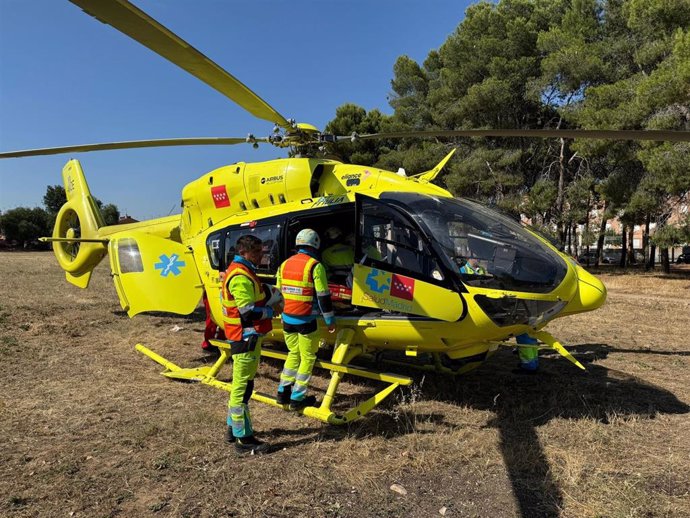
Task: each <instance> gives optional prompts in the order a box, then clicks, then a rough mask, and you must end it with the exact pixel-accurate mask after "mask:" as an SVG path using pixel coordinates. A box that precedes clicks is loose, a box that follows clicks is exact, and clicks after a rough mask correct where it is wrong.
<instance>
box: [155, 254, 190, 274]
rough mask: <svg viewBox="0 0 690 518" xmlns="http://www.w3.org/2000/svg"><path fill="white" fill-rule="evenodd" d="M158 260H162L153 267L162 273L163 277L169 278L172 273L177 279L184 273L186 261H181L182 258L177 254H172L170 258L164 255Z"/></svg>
mask: <svg viewBox="0 0 690 518" xmlns="http://www.w3.org/2000/svg"><path fill="white" fill-rule="evenodd" d="M158 259H160V263H156V264H154V265H153V266H154V268H156V270H160V271H161V277H167V276H168V275H169V274H171V273H172V274H173V275H174V276H176V277H177V276H178V275H180V274H181V273H182V268H183V267H184V266H185V264H186V263H185V262H184V261H180V256H179V255H177V254H172V255H171V256H170V257H168V256H167V255H166V254H163V255H161V256H160V257H158Z"/></svg>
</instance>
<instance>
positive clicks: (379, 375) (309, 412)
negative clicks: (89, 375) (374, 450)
mask: <svg viewBox="0 0 690 518" xmlns="http://www.w3.org/2000/svg"><path fill="white" fill-rule="evenodd" d="M353 336H354V331H353V330H352V329H342V330H340V331H339V333H338V336H337V338H336V345H335V348H334V350H333V356H332V358H331V361H330V362H325V361H321V360H317V361H316V363H315V368H320V369H325V370H328V371H330V372H331V380H330V383H329V384H328V388H327V389H326V394H325V395H324V397H323V400H322V401H321V405H320V406H318V407H306V408H303V409H301V410H299V411H298V412H299V413H301V414H303V415H306V416H307V417H311V418H314V419H318V420H320V421H323V422H325V423H329V424H335V425H342V424H345V423H349V422H351V421H354V420H355V419H358V418H360V417H363V416H365V415H366V414H368V413H369V412H371V411H372V410H373V409H374V408H376V407H377V406H378V405H379V404H381V403H382V402H383V401H384V400H385V399H386V398H387V397H388V396H389V395H390V394H391V393H392V392H393V391H394V390H395V389H396V388H398V387H399V386H406V385H409V384H410V383H412V379H411V378H409V377H407V376H399V375H397V374H391V373H385V372H377V371H373V370H369V369H365V368H362V367H353V366H351V365H350V362H351V361H352V360H353V359H354V358H355V357H357V356H359V355H360V354H362V353H363V352H364V348H363V347H362V346H361V345H354V344H352V343H351V341H352V338H353ZM211 344H212V345H215V346H216V347H218V349H219V350H220V356H219V357H218V359H217V360H216V362H215V363H214V364H213V365H211V366H206V367H196V368H183V367H179V366H178V365H176V364H174V363H173V362H171V361H168V360H166V359H165V358H163V357H162V356H160V355H159V354H156V353H155V352H153V351H152V350H150V349H149V348H147V347H146V346H144V345H143V344H137V345H136V350H137V351H139V352H140V353H142V354H144V355H146V356H148V357H149V358H151V359H152V360H153V361H155V362H156V363H159V364H160V365H162V366H163V367H165V369H166V370H165V371H163V372H162V373H161V374H163V376H165V377H167V378H172V379H177V380H184V381H197V382H200V383H203V384H204V385H210V386H211V387H215V388H217V389H220V390H224V391H226V392H230V391H231V383H228V382H225V381H220V380H219V379H218V378H217V376H218V373H219V372H220V370H221V368H222V367H223V366H224V365H225V363H226V362H227V361H228V359H229V357H230V346H229V344H227V343H226V342H221V341H217V340H211ZM261 355H262V356H265V357H267V358H275V359H279V360H285V359H286V358H287V353H283V352H279V351H272V350H268V349H263V350H262V351H261ZM346 374H347V375H350V376H356V377H360V378H366V379H371V380H375V381H381V382H383V383H386V384H387V385H386V387H385V388H383V389H382V390H380V391H379V392H377V393H376V394H374V395H373V396H371V397H370V398H369V399H367V400H366V401H363V402H362V403H360V404H359V405H357V406H354V407H352V408H351V409H349V410H347V411H345V412H344V413H342V414H336V413H335V412H334V411H333V410H331V405H332V404H333V400H334V399H335V397H336V395H337V392H338V386H339V385H340V382H341V381H342V379H343V377H344V376H345V375H346ZM252 399H254V400H256V401H259V402H261V403H265V404H268V405H272V406H276V407H279V408H282V409H283V410H287V405H281V404H279V403H278V402H277V401H276V399H275V398H274V397H272V396H270V395H267V394H263V393H261V392H256V391H255V392H254V393H253V394H252Z"/></svg>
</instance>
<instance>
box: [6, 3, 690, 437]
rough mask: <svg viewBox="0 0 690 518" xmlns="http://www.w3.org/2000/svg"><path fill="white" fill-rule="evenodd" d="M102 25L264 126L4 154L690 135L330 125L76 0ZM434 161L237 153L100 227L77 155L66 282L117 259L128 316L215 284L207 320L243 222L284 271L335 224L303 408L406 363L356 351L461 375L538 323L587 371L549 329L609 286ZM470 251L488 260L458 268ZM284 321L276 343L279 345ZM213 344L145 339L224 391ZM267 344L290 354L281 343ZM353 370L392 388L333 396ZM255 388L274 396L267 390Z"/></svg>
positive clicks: (174, 305) (314, 413)
mask: <svg viewBox="0 0 690 518" xmlns="http://www.w3.org/2000/svg"><path fill="white" fill-rule="evenodd" d="M72 2H73V3H74V4H76V5H78V6H79V7H81V8H82V9H83V10H84V11H86V12H87V13H88V14H90V15H92V16H94V17H95V18H97V19H98V20H99V21H101V22H104V23H107V24H109V25H111V26H113V27H114V28H116V29H118V30H119V31H121V32H123V33H124V34H126V35H128V36H129V37H131V38H133V39H134V40H136V41H138V42H140V43H141V44H143V45H145V46H146V47H148V48H150V49H151V50H153V51H154V52H156V53H157V54H159V55H161V56H163V57H164V58H166V59H168V60H169V61H171V62H172V63H174V64H176V65H178V66H180V67H181V68H183V69H184V70H186V71H188V72H189V73H190V74H192V75H193V76H195V77H197V78H198V79H200V80H201V81H203V82H205V83H206V84H208V85H209V86H211V87H212V88H214V89H216V90H218V91H219V92H221V93H222V94H224V95H225V96H226V97H228V98H230V99H231V100H232V101H234V102H235V103H237V104H239V105H240V106H242V107H243V108H245V109H246V110H247V111H249V112H250V113H251V114H253V115H254V116H256V117H258V118H260V119H263V120H266V121H268V122H270V123H273V124H275V125H276V129H275V130H274V132H273V133H272V134H271V135H270V136H268V137H261V138H259V137H254V136H252V135H249V136H248V137H239V138H203V139H199V138H197V139H194V138H190V139H167V140H146V141H131V142H115V143H104V144H89V145H83V146H69V147H59V148H48V149H34V150H26V151H14V152H5V153H0V158H12V157H22V156H33V155H45V154H57V153H68V152H86V151H97V150H106V149H126V148H138V147H156V146H171V145H199V144H208V145H232V144H240V143H249V144H251V145H254V146H257V145H259V144H271V145H275V146H278V147H281V148H293V149H297V150H300V149H303V148H305V147H306V146H314V145H321V144H325V143H331V142H339V141H345V140H350V139H353V140H354V139H362V140H366V139H377V138H386V139H390V138H408V137H429V136H435V137H459V136H532V137H554V136H556V137H563V138H574V137H585V138H605V139H647V140H683V141H688V140H690V133H689V132H668V131H574V130H573V131H570V130H448V131H434V132H426V131H423V132H406V133H392V134H390V133H387V134H383V133H379V134H369V135H348V136H337V135H327V134H324V133H321V132H320V131H319V130H318V129H317V128H316V127H314V126H312V125H310V124H305V123H296V122H294V121H293V120H290V119H286V118H285V117H283V116H282V115H280V114H279V113H278V112H277V111H276V110H275V109H273V108H272V107H271V106H270V105H268V104H267V103H266V102H265V101H263V100H262V99H261V98H260V97H258V96H257V95H256V94H255V93H254V92H252V91H251V90H249V89H248V88H247V87H246V86H245V85H243V84H242V83H241V82H239V81H238V80H237V79H236V78H234V77H233V76H232V75H230V74H229V73H228V72H226V71H225V70H223V69H222V68H221V67H220V66H218V65H217V64H216V63H214V62H213V61H211V60H210V59H208V58H207V57H206V56H205V55H203V54H202V53H200V52H199V51H198V50H196V49H195V48H194V47H192V46H191V45H189V44H188V43H186V42H185V41H183V40H182V39H181V38H179V37H178V36H176V35H175V34H173V33H172V32H170V31H169V30H168V29H166V28H165V27H163V26H162V25H161V24H159V23H158V22H156V21H155V20H154V19H152V18H151V17H150V16H148V15H147V14H146V13H144V12H143V11H141V10H140V9H138V8H137V7H136V6H134V5H132V4H130V3H128V2H126V1H124V0H107V1H106V0H72ZM453 152H454V150H453V151H451V152H450V153H449V154H448V155H447V156H446V157H445V158H443V160H441V162H439V164H438V165H436V167H434V168H433V169H431V170H429V171H426V172H423V173H420V174H417V175H414V176H407V175H406V174H405V173H404V172H402V171H400V172H397V173H396V172H391V171H385V170H381V169H377V168H373V167H368V166H362V165H354V164H345V163H342V162H339V161H337V160H332V159H326V158H286V159H279V160H272V161H267V162H261V163H244V162H239V163H235V164H231V165H227V166H224V167H220V168H218V169H216V170H214V171H211V172H209V173H207V174H205V175H203V176H201V177H200V178H198V179H196V180H194V181H192V182H190V183H189V184H187V185H186V186H185V187H184V188H183V190H182V213H181V214H179V215H174V216H169V217H165V218H160V219H154V220H150V221H144V222H140V223H133V224H126V225H117V226H105V225H104V222H103V219H102V217H101V215H100V213H99V210H98V208H97V206H96V203H95V201H94V198H93V196H92V195H91V193H90V191H89V187H88V185H87V182H86V179H85V176H84V173H83V171H82V168H81V165H80V163H79V161H77V160H70V161H69V162H68V163H67V164H66V165H65V167H64V169H63V172H62V176H63V182H64V186H65V191H66V195H67V202H66V203H65V205H64V206H63V207H62V208H61V209H60V211H59V213H58V215H57V219H56V222H55V228H54V231H53V236H52V237H51V238H46V240H47V241H51V242H52V243H53V250H54V253H55V257H56V259H57V261H58V263H59V265H60V266H61V267H62V268H63V269H64V270H65V275H66V279H67V281H68V282H70V283H72V284H74V285H75V286H78V287H80V288H86V287H87V286H88V284H89V280H90V278H91V274H92V271H93V269H94V268H95V266H96V265H97V264H98V263H99V262H100V261H101V260H102V259H103V258H104V257H105V256H106V255H108V256H109V259H110V267H111V272H112V276H113V282H114V284H115V288H116V291H117V294H118V297H119V300H120V303H121V305H122V307H123V309H124V310H126V311H127V313H128V314H129V316H130V317H133V316H134V315H137V314H139V313H143V312H148V311H164V312H170V313H176V314H183V315H185V314H190V313H192V312H193V311H194V310H195V309H196V308H197V306H198V305H199V302H200V299H201V298H202V295H203V294H204V292H205V293H206V294H207V297H208V302H209V307H210V312H211V314H212V317H213V319H214V320H215V321H216V322H218V323H222V310H221V302H220V298H219V293H220V286H221V272H224V271H225V269H226V268H227V266H228V264H229V262H230V261H231V260H232V257H233V255H234V243H235V242H236V241H237V238H238V237H240V236H242V235H245V234H253V235H255V236H257V237H258V238H260V239H261V240H262V242H263V245H264V259H263V261H262V264H261V265H260V266H259V269H258V273H259V275H260V276H261V277H263V279H264V280H265V282H266V283H268V284H271V283H274V282H275V275H276V271H277V268H278V266H279V265H280V264H281V262H282V261H283V260H284V259H286V258H287V257H288V256H289V255H290V254H291V253H292V245H293V243H294V238H295V236H296V234H297V233H298V232H299V230H301V229H303V228H307V227H308V228H313V229H315V230H316V231H317V232H320V233H321V232H323V231H324V230H325V229H327V228H329V227H331V226H334V225H337V226H339V227H340V228H341V229H342V230H343V232H344V233H345V234H348V233H351V234H353V235H354V236H355V240H354V250H355V260H354V263H353V265H352V274H351V275H352V282H351V286H338V287H336V289H337V290H339V292H338V293H339V294H341V295H342V297H343V300H342V302H341V304H340V305H339V312H338V313H339V314H338V330H337V333H336V334H334V335H329V334H327V333H324V348H332V354H331V359H330V361H318V362H317V367H321V368H323V369H326V370H328V371H330V373H331V380H330V384H329V386H328V389H327V391H326V395H325V397H324V398H323V400H322V403H321V404H320V406H319V407H308V408H305V409H303V410H301V411H302V412H303V413H304V414H305V415H307V416H310V417H313V418H317V419H320V420H322V421H325V422H328V423H332V424H343V423H347V422H350V421H352V420H354V419H356V418H358V417H360V416H363V415H365V414H367V413H368V412H369V411H371V410H372V409H373V408H374V407H376V406H377V405H378V404H380V403H381V402H382V401H383V400H384V399H385V398H386V397H387V396H388V395H390V394H391V393H392V392H393V391H394V390H395V389H396V388H397V387H399V386H401V385H408V384H410V383H411V379H410V378H409V377H407V376H402V375H397V374H391V373H383V372H377V371H374V370H370V369H366V368H363V367H360V366H356V365H353V364H352V361H353V360H354V359H355V358H357V357H358V356H360V355H364V354H376V353H378V352H382V351H391V350H392V351H402V352H404V354H405V355H406V356H408V357H411V358H415V359H416V360H418V361H417V363H424V362H425V365H423V367H425V368H428V369H434V370H437V371H442V372H447V373H453V374H459V373H465V372H467V371H469V370H471V369H473V368H476V367H477V366H479V365H480V364H481V363H482V362H484V361H485V360H486V359H487V358H488V357H490V356H491V355H492V354H493V353H494V352H495V351H496V350H497V349H498V347H499V346H501V345H509V346H511V347H514V346H515V344H514V343H510V342H508V341H509V340H510V339H511V338H513V337H515V336H518V335H521V334H525V333H527V334H529V335H530V336H531V337H533V338H535V339H537V340H539V341H540V342H541V343H542V344H543V345H542V347H548V348H552V349H554V350H556V351H558V352H559V353H560V354H562V355H563V356H565V357H566V358H568V359H569V360H570V361H572V362H573V363H574V364H576V365H577V366H578V367H580V368H584V367H582V365H581V364H580V363H579V362H578V361H577V360H576V359H575V358H573V357H572V356H571V355H570V353H568V351H567V350H566V349H565V348H564V347H563V346H562V345H561V344H560V343H559V342H558V340H556V338H554V337H553V336H552V335H551V334H549V333H548V332H547V331H546V330H545V327H546V326H547V324H548V323H549V322H550V321H551V320H553V319H554V318H558V317H564V316H568V315H573V314H576V313H581V312H584V311H591V310H594V309H597V308H599V307H600V306H601V305H602V304H603V303H604V301H605V299H606V288H605V287H604V285H603V284H602V282H601V281H599V280H598V279H597V278H595V277H594V276H592V275H591V274H589V273H588V272H587V271H585V270H584V269H583V268H581V267H580V266H579V265H578V264H577V262H576V261H574V260H573V259H572V258H570V257H569V256H567V255H566V254H563V253H561V252H559V251H558V249H557V248H555V247H554V246H553V245H552V244H551V243H550V242H549V241H547V240H546V239H544V238H542V237H541V236H539V235H537V234H535V233H534V232H532V231H530V230H529V229H527V228H525V227H523V226H521V225H520V224H518V223H516V222H514V221H512V220H511V219H509V218H507V217H505V216H503V215H501V214H499V213H498V212H496V211H494V210H491V209H489V208H487V207H485V206H483V205H480V204H478V203H475V202H471V201H467V200H461V199H456V198H454V197H453V196H452V195H451V193H450V192H448V191H447V190H445V189H443V188H441V187H439V186H437V185H434V184H433V183H432V181H433V180H434V179H435V178H436V176H437V175H438V174H439V173H440V171H441V170H442V168H443V167H444V165H445V164H446V163H447V162H448V160H450V159H451V157H452V155H453ZM470 260H472V261H473V264H478V265H480V266H481V270H479V271H480V272H481V273H473V274H469V273H462V271H461V268H462V267H463V266H464V265H465V264H466V263H467V262H468V261H470ZM281 339H282V330H281V325H280V320H279V319H276V320H275V321H274V330H273V332H272V333H271V335H269V336H268V337H267V340H268V341H271V340H272V341H275V342H280V341H281ZM212 343H213V344H214V345H216V346H218V347H219V348H220V356H219V358H218V359H217V361H216V362H215V363H214V364H213V365H211V366H204V367H198V368H182V367H180V366H178V365H175V364H173V363H172V362H170V361H168V360H166V359H165V358H163V357H161V356H159V355H158V354H156V353H155V352H153V351H151V350H150V349H148V348H146V347H145V346H144V345H142V344H138V345H137V350H139V351H140V352H142V353H143V354H145V355H147V356H148V357H150V358H152V359H153V360H155V361H156V362H158V363H160V364H161V365H163V366H164V367H165V369H166V370H165V372H164V373H163V374H164V375H165V376H167V377H169V378H174V379H183V380H195V381H200V382H202V383H204V384H207V385H211V386H214V387H216V388H220V389H222V390H227V391H229V390H230V384H229V383H226V382H223V381H221V380H220V379H218V374H219V371H220V369H221V368H222V367H223V365H224V364H225V363H226V361H227V359H228V355H229V349H228V345H227V344H225V343H224V342H222V341H214V342H212ZM262 354H263V355H264V356H267V357H272V358H279V359H280V358H283V359H284V358H285V354H284V353H283V352H281V351H279V350H272V349H269V348H266V349H264V351H262ZM344 375H350V376H356V377H363V378H367V379H372V380H377V381H380V382H382V383H384V384H385V386H384V388H383V389H382V390H380V391H378V392H377V393H375V394H374V395H373V396H371V397H370V398H369V399H367V400H366V401H364V402H361V403H359V404H357V405H355V406H354V407H352V408H350V409H348V410H346V411H341V412H336V411H335V410H334V409H333V408H332V405H333V400H334V398H335V396H336V394H337V391H338V386H339V383H340V381H341V380H342V379H343V376H344ZM253 398H254V399H256V400H259V401H262V402H264V403H269V404H273V405H276V406H279V405H278V403H277V402H276V401H275V400H274V399H273V398H272V397H269V396H267V395H264V394H261V393H254V395H253Z"/></svg>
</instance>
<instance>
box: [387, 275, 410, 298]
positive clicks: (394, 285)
mask: <svg viewBox="0 0 690 518" xmlns="http://www.w3.org/2000/svg"><path fill="white" fill-rule="evenodd" d="M391 297H398V298H399V299H405V300H412V299H414V279H412V278H411V277H403V276H402V275H396V274H393V277H392V278H391Z"/></svg>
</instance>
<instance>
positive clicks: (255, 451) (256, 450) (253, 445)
mask: <svg viewBox="0 0 690 518" xmlns="http://www.w3.org/2000/svg"><path fill="white" fill-rule="evenodd" d="M235 451H236V452H237V453H241V454H245V453H250V454H252V455H261V454H264V453H269V452H270V451H271V445H270V444H268V443H266V442H263V441H260V440H259V439H257V438H256V437H254V436H253V435H250V436H249V437H235Z"/></svg>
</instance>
